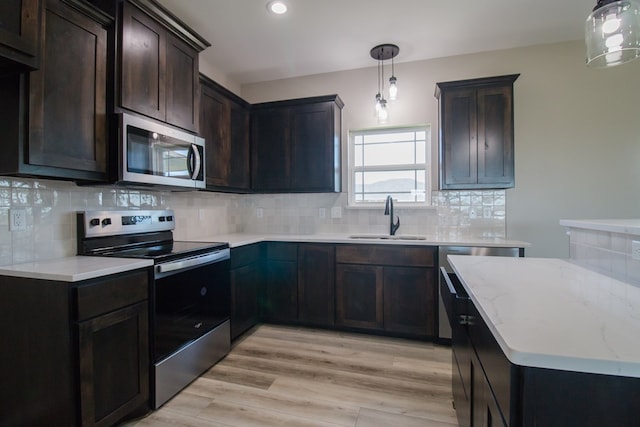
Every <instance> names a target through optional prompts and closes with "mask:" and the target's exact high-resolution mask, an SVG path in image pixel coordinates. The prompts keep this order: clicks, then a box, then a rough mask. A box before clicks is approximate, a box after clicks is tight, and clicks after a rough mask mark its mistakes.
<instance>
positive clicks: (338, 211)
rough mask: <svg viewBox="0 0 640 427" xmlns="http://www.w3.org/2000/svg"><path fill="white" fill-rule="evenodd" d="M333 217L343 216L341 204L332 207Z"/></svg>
mask: <svg viewBox="0 0 640 427" xmlns="http://www.w3.org/2000/svg"><path fill="white" fill-rule="evenodd" d="M331 218H342V208H341V207H340V206H334V207H332V208H331Z"/></svg>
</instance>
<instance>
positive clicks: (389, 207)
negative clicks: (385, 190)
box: [384, 196, 400, 236]
mask: <svg viewBox="0 0 640 427" xmlns="http://www.w3.org/2000/svg"><path fill="white" fill-rule="evenodd" d="M384 214H385V215H389V234H390V235H391V236H393V235H395V234H396V231H398V228H400V217H398V222H396V223H395V224H394V223H393V199H392V198H391V196H387V202H386V203H385V205H384Z"/></svg>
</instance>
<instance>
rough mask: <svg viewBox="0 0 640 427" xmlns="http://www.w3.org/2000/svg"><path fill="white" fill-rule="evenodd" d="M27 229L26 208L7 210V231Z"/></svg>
mask: <svg viewBox="0 0 640 427" xmlns="http://www.w3.org/2000/svg"><path fill="white" fill-rule="evenodd" d="M26 229H27V210H26V209H11V210H10V211H9V231H22V230H26Z"/></svg>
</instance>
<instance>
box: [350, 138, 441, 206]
mask: <svg viewBox="0 0 640 427" xmlns="http://www.w3.org/2000/svg"><path fill="white" fill-rule="evenodd" d="M428 130H429V128H425V127H416V128H405V129H396V130H393V129H392V130H389V129H381V130H380V131H375V130H368V131H362V132H360V133H354V134H353V139H352V141H353V144H354V147H353V151H352V152H353V153H354V157H353V161H352V163H351V167H357V168H358V169H359V171H358V172H355V171H353V172H352V173H353V175H352V178H353V181H352V182H353V186H354V187H353V188H352V189H351V191H354V195H353V198H352V200H355V201H356V202H360V203H372V202H376V203H383V202H384V200H385V199H386V197H387V195H391V196H392V197H393V198H394V199H395V200H398V201H401V202H409V203H410V202H414V203H415V202H425V201H426V200H427V197H426V190H427V189H426V182H427V180H426V177H427V173H428V171H427V169H426V168H427V167H428V165H427V162H426V160H427V153H428V151H429V150H430V148H429V144H428V140H427V137H428V136H429V135H428V134H427V132H428ZM414 165H415V167H414ZM387 166H388V167H390V168H392V169H393V168H397V167H398V166H400V168H399V169H402V170H398V171H395V170H384V169H387V168H386V167H387ZM405 168H406V169H405ZM371 169H376V170H371ZM380 169H382V170H380Z"/></svg>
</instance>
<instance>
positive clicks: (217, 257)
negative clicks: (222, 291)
mask: <svg viewBox="0 0 640 427" xmlns="http://www.w3.org/2000/svg"><path fill="white" fill-rule="evenodd" d="M225 259H229V249H225V250H222V251H218V252H214V253H212V254H206V255H200V256H196V257H193V258H187V259H182V260H180V261H173V262H166V263H163V264H158V273H168V272H170V271H176V270H182V269H185V268H191V267H197V266H199V265H203V264H210V263H212V262H216V261H222V260H225Z"/></svg>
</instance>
